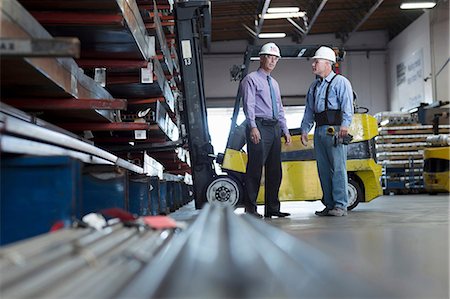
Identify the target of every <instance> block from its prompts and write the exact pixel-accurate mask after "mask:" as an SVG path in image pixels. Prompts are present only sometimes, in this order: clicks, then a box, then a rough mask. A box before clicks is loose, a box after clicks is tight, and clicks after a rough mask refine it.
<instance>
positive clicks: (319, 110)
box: [300, 46, 353, 216]
mask: <svg viewBox="0 0 450 299" xmlns="http://www.w3.org/2000/svg"><path fill="white" fill-rule="evenodd" d="M312 59H313V62H312V71H313V73H314V74H315V75H317V76H318V79H316V80H315V81H314V82H313V83H312V84H311V86H310V88H309V90H308V94H307V98H306V108H305V115H304V117H303V120H302V124H301V127H300V130H301V133H302V137H301V138H302V143H303V145H305V146H306V144H307V142H308V132H309V131H310V130H311V128H312V127H313V125H314V123H316V128H315V131H314V150H315V153H316V159H317V169H318V171H319V178H320V184H321V186H322V191H323V202H324V204H325V209H324V210H323V211H317V212H316V215H318V216H345V215H347V205H348V194H347V184H348V182H347V170H346V160H347V145H346V144H348V142H349V141H348V139H349V136H350V135H349V134H348V128H349V127H350V124H351V122H352V117H353V90H352V86H351V84H350V81H348V80H347V79H346V78H345V77H344V76H342V75H337V74H335V73H334V71H333V68H332V66H333V64H334V63H336V54H335V52H334V51H333V50H332V49H331V48H329V47H323V46H322V47H320V48H319V49H318V50H317V51H316V53H315V55H314V57H313V58H312Z"/></svg>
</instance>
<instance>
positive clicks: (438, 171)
mask: <svg viewBox="0 0 450 299" xmlns="http://www.w3.org/2000/svg"><path fill="white" fill-rule="evenodd" d="M418 114H419V121H420V122H421V123H422V124H430V123H432V124H433V135H432V136H428V137H427V139H426V141H427V147H426V148H425V149H424V151H423V160H424V165H423V182H424V187H425V190H426V191H427V192H428V193H430V194H437V193H440V192H446V193H448V192H450V186H449V180H450V170H449V168H450V136H449V135H445V134H440V130H439V126H440V125H441V126H447V128H445V130H446V131H447V132H448V129H449V128H448V124H449V115H450V104H449V102H437V103H435V104H432V105H422V106H420V107H419V111H418Z"/></svg>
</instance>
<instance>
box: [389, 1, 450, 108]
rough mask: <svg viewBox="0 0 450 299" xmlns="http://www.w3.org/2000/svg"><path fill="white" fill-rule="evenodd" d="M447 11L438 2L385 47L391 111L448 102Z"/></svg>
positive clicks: (442, 4) (446, 7)
mask: <svg viewBox="0 0 450 299" xmlns="http://www.w3.org/2000/svg"><path fill="white" fill-rule="evenodd" d="M448 7H449V4H448V1H447V2H441V3H440V5H438V6H436V8H434V9H433V10H431V11H429V12H426V13H425V14H423V15H422V16H421V17H420V18H419V19H417V20H416V21H415V22H413V23H412V24H411V25H410V26H408V28H406V29H405V30H404V31H403V32H402V33H400V34H399V35H398V36H397V37H396V38H394V39H393V40H392V41H391V42H390V43H389V44H388V48H389V51H388V53H389V54H388V61H389V67H388V72H389V80H388V82H389V88H388V89H389V99H390V109H391V110H393V111H399V110H404V111H405V110H408V109H410V108H412V107H416V106H418V104H420V103H421V102H424V103H431V102H433V101H438V100H440V101H448V100H449V84H448V82H450V81H449V65H448V59H449V21H448V20H449V18H448V15H449V12H448ZM402 78H403V79H404V80H402Z"/></svg>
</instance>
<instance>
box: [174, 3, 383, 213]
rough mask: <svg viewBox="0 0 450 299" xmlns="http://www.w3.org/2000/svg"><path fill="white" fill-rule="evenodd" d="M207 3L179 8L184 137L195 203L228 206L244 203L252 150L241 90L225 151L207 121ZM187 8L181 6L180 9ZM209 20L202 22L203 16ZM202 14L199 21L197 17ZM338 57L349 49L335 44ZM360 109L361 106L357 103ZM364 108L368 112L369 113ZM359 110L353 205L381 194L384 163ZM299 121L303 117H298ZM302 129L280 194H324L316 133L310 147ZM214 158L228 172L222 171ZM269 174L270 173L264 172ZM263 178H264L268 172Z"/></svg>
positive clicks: (295, 133)
mask: <svg viewBox="0 0 450 299" xmlns="http://www.w3.org/2000/svg"><path fill="white" fill-rule="evenodd" d="M208 7H209V6H208V5H207V4H206V2H202V1H187V2H182V4H180V5H179V9H177V26H176V28H177V30H176V34H177V41H178V49H179V52H178V57H179V59H180V71H181V74H182V78H183V80H182V90H183V98H182V102H181V105H180V107H179V109H180V116H181V123H182V124H181V133H182V139H183V143H184V144H186V143H187V145H188V146H189V153H190V159H191V170H192V179H193V196H194V199H195V207H196V208H197V209H200V208H202V207H203V205H204V204H205V203H206V202H210V203H212V204H217V205H223V206H237V205H242V204H243V200H244V188H245V187H244V186H243V182H244V180H243V179H244V175H245V169H246V163H247V155H246V153H245V151H244V149H245V148H244V145H245V143H246V141H245V123H244V124H240V125H237V119H238V114H239V111H240V106H241V102H242V95H241V94H240V91H239V90H238V93H237V96H236V101H235V104H234V112H233V116H232V123H231V128H230V133H229V136H228V142H227V146H226V149H225V151H224V153H223V154H219V155H217V156H216V155H215V154H214V149H213V146H212V145H211V138H210V135H209V128H208V123H207V111H206V97H205V93H204V86H203V61H202V49H203V47H204V46H205V45H206V47H208V44H209V43H210V26H209V25H210V24H209V23H210V22H209V21H208V20H209V17H208V13H209V10H208ZM181 8H182V9H181ZM202 16H203V17H204V20H206V21H205V22H197V21H198V20H199V19H201V17H202ZM196 20H197V21H196ZM259 48H260V47H259V46H255V45H250V46H248V47H247V50H246V53H245V55H244V63H243V64H242V65H238V66H235V67H233V68H232V69H231V75H232V77H233V78H234V79H235V80H236V81H240V80H241V79H242V78H243V77H245V75H246V74H247V71H248V69H249V65H250V61H251V60H257V59H259V54H258V53H259ZM318 48H319V46H303V45H290V46H281V47H280V50H281V57H282V58H283V57H284V58H299V59H307V58H310V57H313V56H314V53H315V51H316V50H317V49H318ZM335 51H336V53H337V57H338V59H337V60H338V62H339V61H341V60H342V59H343V57H344V51H341V50H339V49H335ZM356 112H359V109H356ZM364 112H365V113H364ZM367 112H368V111H367V110H366V111H363V113H356V114H355V116H354V120H353V123H352V125H351V127H350V133H351V134H352V135H353V136H354V139H353V142H352V143H351V144H349V146H348V163H347V170H348V178H349V188H348V190H349V207H348V208H349V209H352V208H354V207H355V206H356V205H357V204H358V203H359V202H368V201H370V200H372V199H374V198H376V197H377V196H379V195H381V194H382V190H381V185H380V176H381V167H380V166H379V165H377V164H376V162H375V142H374V138H375V136H376V135H377V134H378V129H377V122H376V120H375V118H374V117H372V116H370V115H369V114H367ZM299 123H300V120H299ZM299 133H300V132H299V130H298V129H297V130H291V136H292V139H293V142H292V144H291V145H289V146H286V145H284V146H283V148H282V160H283V163H282V167H283V180H282V185H281V190H280V200H281V201H286V200H321V199H322V189H321V187H320V182H319V176H318V174H317V167H316V161H315V157H314V149H313V147H314V144H313V143H312V140H313V138H312V137H311V138H309V140H311V141H310V143H309V144H308V145H307V146H306V147H305V146H303V145H302V144H301V142H300V135H299ZM280 138H281V136H280ZM214 161H216V163H218V164H219V165H221V167H222V170H223V171H224V172H225V174H224V175H223V174H222V175H218V174H217V173H216V170H215V165H214ZM265 179H270V178H265ZM263 180H264V178H263ZM263 185H264V184H263V181H262V185H261V188H260V194H259V197H258V202H259V203H262V202H263V197H264V196H263V194H264V186H263Z"/></svg>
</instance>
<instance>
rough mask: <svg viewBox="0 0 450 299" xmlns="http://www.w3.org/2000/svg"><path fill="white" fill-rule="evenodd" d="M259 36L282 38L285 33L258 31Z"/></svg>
mask: <svg viewBox="0 0 450 299" xmlns="http://www.w3.org/2000/svg"><path fill="white" fill-rule="evenodd" d="M258 37H259V38H283V37H286V33H284V32H273V33H260V34H258Z"/></svg>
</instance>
